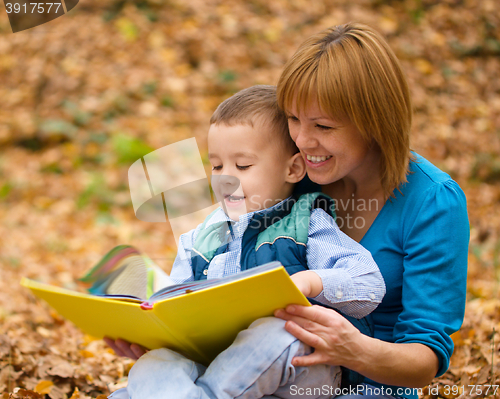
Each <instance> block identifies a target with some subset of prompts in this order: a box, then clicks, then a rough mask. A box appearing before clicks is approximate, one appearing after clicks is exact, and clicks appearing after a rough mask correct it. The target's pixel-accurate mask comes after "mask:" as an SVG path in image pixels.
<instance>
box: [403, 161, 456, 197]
mask: <svg viewBox="0 0 500 399" xmlns="http://www.w3.org/2000/svg"><path fill="white" fill-rule="evenodd" d="M413 155H414V160H412V161H410V165H409V173H408V175H407V180H408V181H407V182H406V183H404V184H402V185H401V187H400V190H399V191H400V192H401V194H402V195H403V196H405V197H407V198H410V197H417V198H418V197H422V196H428V195H429V194H435V195H438V196H439V194H442V195H445V194H446V193H448V192H451V193H455V194H457V195H459V196H463V191H462V189H461V188H460V186H459V185H458V183H457V182H456V181H455V180H453V179H452V178H451V176H450V175H449V174H448V173H446V172H444V171H442V170H441V169H439V168H438V167H437V166H435V165H434V164H432V163H431V162H429V161H428V160H427V159H425V158H424V157H422V156H421V155H419V154H417V153H413ZM396 191H397V190H396ZM464 198H465V197H464Z"/></svg>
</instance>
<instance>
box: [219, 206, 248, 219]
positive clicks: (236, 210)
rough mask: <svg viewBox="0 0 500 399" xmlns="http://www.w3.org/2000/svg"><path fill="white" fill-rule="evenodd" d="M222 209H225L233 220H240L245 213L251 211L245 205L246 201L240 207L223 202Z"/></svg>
mask: <svg viewBox="0 0 500 399" xmlns="http://www.w3.org/2000/svg"><path fill="white" fill-rule="evenodd" d="M222 209H223V210H224V212H225V213H226V215H227V216H229V217H230V218H231V219H232V220H234V221H236V222H237V221H238V219H239V217H240V216H241V215H244V214H245V213H248V212H249V211H248V210H247V208H246V206H245V203H243V204H241V206H238V207H235V206H226V204H224V203H223V204H222Z"/></svg>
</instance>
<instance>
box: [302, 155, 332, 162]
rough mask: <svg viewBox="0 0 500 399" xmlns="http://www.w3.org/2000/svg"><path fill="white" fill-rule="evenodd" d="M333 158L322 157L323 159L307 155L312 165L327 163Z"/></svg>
mask: <svg viewBox="0 0 500 399" xmlns="http://www.w3.org/2000/svg"><path fill="white" fill-rule="evenodd" d="M331 157H332V156H331V155H327V156H321V157H315V156H312V155H307V160H308V161H311V162H312V163H320V162H325V161H326V160H327V159H330V158H331Z"/></svg>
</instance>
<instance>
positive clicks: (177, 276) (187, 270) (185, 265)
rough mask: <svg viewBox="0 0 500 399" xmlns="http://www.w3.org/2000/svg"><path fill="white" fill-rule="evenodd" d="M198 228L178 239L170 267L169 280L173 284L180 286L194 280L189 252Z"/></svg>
mask: <svg viewBox="0 0 500 399" xmlns="http://www.w3.org/2000/svg"><path fill="white" fill-rule="evenodd" d="M200 226H201V225H200ZM200 226H198V227H197V228H196V229H194V230H191V231H189V232H188V233H184V234H182V235H181V236H180V237H179V248H178V249H177V256H176V257H175V261H174V264H173V265H172V271H171V272H170V278H171V279H172V280H173V281H174V283H175V284H181V283H185V282H188V281H193V280H194V273H193V267H192V265H191V256H192V254H191V250H192V248H193V245H194V242H195V240H196V236H197V234H198V231H199V229H200Z"/></svg>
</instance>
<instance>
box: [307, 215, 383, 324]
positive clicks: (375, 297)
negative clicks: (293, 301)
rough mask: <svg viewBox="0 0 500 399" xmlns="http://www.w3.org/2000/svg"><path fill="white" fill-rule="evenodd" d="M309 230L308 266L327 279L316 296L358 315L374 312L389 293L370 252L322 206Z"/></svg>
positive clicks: (323, 280)
mask: <svg viewBox="0 0 500 399" xmlns="http://www.w3.org/2000/svg"><path fill="white" fill-rule="evenodd" d="M308 234H309V235H308V241H307V252H306V256H307V266H308V268H309V269H310V270H313V271H314V272H316V273H317V274H318V275H319V277H320V278H321V281H322V283H323V291H322V292H321V293H320V294H319V295H318V296H317V297H315V298H313V299H314V300H316V301H318V302H320V303H323V304H325V305H327V306H332V307H334V308H335V309H338V310H340V311H342V312H343V313H345V314H346V315H348V316H352V317H355V318H358V319H360V318H362V317H365V316H367V315H368V314H369V313H371V312H372V311H373V310H374V309H375V308H376V307H377V306H378V304H379V303H380V302H381V301H382V298H383V297H384V295H385V284H384V279H383V277H382V274H381V273H380V270H379V268H378V266H377V264H376V263H375V261H374V260H373V257H372V256H371V254H370V252H369V251H368V250H366V249H365V248H364V247H363V246H362V245H361V244H359V243H357V242H356V241H354V240H353V239H351V238H350V237H349V236H347V235H346V234H345V233H343V232H342V231H341V230H340V229H339V227H338V226H337V223H335V221H334V220H333V218H332V217H331V216H329V215H328V214H327V213H326V212H325V211H323V210H322V209H314V210H313V212H312V214H311V220H310V222H309V233H308Z"/></svg>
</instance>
